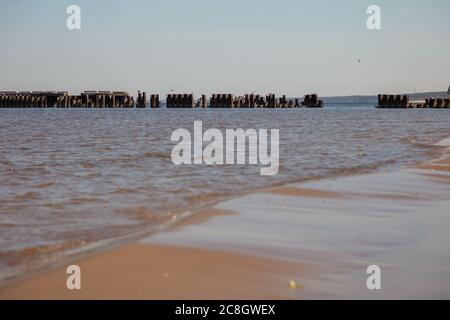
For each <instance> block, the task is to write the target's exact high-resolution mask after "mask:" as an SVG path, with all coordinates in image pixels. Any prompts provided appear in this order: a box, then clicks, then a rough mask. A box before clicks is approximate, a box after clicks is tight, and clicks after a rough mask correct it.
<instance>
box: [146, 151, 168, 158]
mask: <svg viewBox="0 0 450 320" xmlns="http://www.w3.org/2000/svg"><path fill="white" fill-rule="evenodd" d="M144 157H146V158H157V159H162V160H169V159H171V155H170V154H166V153H161V152H146V153H144Z"/></svg>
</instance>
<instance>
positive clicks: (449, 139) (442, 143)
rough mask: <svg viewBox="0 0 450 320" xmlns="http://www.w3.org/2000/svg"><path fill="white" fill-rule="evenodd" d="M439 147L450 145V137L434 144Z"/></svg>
mask: <svg viewBox="0 0 450 320" xmlns="http://www.w3.org/2000/svg"><path fill="white" fill-rule="evenodd" d="M434 146H437V147H450V138H445V139H442V140H440V141H438V142H436V143H435V144H434Z"/></svg>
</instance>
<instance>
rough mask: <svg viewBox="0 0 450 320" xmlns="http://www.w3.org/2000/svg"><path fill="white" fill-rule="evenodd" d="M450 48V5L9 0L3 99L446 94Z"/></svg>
mask: <svg viewBox="0 0 450 320" xmlns="http://www.w3.org/2000/svg"><path fill="white" fill-rule="evenodd" d="M70 4H77V5H79V6H80V7H81V10H82V29H81V30H80V31H69V30H68V29H66V19H67V14H66V8H67V6H68V5H70ZM371 4H377V5H379V6H380V7H381V10H382V30H380V31H369V30H367V28H366V18H367V15H366V9H367V7H368V6H369V5H371ZM449 39H450V1H448V0H428V1H426V0H372V1H366V0H341V1H336V0H315V1H301V0H220V1H219V0H149V1H144V0H128V1H111V0H97V1H93V0H89V1H88V0H71V1H65V0H59V1H56V0H53V1H52V0H41V1H34V0H2V1H1V2H0V90H49V89H55V90H69V91H70V92H79V91H81V90H84V89H90V90H101V89H113V90H118V89H121V90H122V89H123V90H127V91H130V92H132V93H134V92H135V91H137V90H138V89H141V90H144V91H147V92H149V93H150V92H157V93H160V94H166V93H168V92H169V91H170V90H171V89H174V90H175V91H177V92H194V93H195V94H196V95H199V94H201V93H206V94H208V95H209V94H211V93H213V92H232V93H236V94H242V93H245V92H251V91H256V92H259V93H267V92H274V93H277V94H283V93H285V94H287V95H289V96H300V95H302V94H305V93H308V92H318V93H319V94H320V95H322V96H325V95H347V94H376V93H378V92H394V93H395V92H411V91H412V90H413V88H414V87H416V89H417V91H432V90H433V91H434V90H446V89H447V87H448V85H449V84H450V58H449V57H450V40H449ZM358 58H360V59H361V63H359V64H358V63H357V60H358Z"/></svg>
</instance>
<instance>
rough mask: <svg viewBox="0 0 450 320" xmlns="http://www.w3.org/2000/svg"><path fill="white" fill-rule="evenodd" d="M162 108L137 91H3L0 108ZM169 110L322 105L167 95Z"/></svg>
mask: <svg viewBox="0 0 450 320" xmlns="http://www.w3.org/2000/svg"><path fill="white" fill-rule="evenodd" d="M147 106H149V107H150V108H154V109H157V108H160V106H161V102H160V99H159V94H151V95H150V96H149V104H148V103H147V94H146V92H141V91H138V93H137V97H136V99H135V98H134V97H133V96H131V95H130V94H129V93H128V92H125V91H93V90H90V91H89V90H87V91H83V92H81V93H80V94H77V95H71V94H69V93H68V92H67V91H19V92H16V91H0V108H142V109H144V108H147ZM166 107H167V108H169V109H172V108H189V109H192V108H212V109H217V108H221V109H231V108H322V107H323V101H322V100H320V99H319V97H318V95H317V94H308V95H305V96H304V97H303V101H300V99H299V98H295V99H288V98H286V95H283V96H281V97H279V98H277V97H276V96H275V94H267V95H259V94H254V93H251V94H245V95H242V96H235V95H233V94H231V93H226V94H223V93H220V94H213V95H212V96H211V97H210V98H209V100H208V99H207V97H206V95H204V94H203V95H202V96H201V97H200V99H198V100H196V99H195V97H194V94H192V93H190V94H186V93H183V94H173V93H171V94H168V95H167V97H166Z"/></svg>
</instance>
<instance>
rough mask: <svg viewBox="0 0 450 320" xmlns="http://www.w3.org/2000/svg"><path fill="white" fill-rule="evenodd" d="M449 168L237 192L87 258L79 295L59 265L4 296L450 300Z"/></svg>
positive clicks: (1, 293) (447, 164) (444, 164)
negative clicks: (371, 273)
mask: <svg viewBox="0 0 450 320" xmlns="http://www.w3.org/2000/svg"><path fill="white" fill-rule="evenodd" d="M449 172H450V160H448V159H447V160H442V159H440V160H436V161H434V162H431V163H427V164H423V165H419V166H417V167H414V168H408V169H404V170H398V171H395V172H387V173H374V174H365V175H358V176H347V177H339V178H336V179H324V180H317V181H310V182H305V183H301V184H293V185H290V186H285V187H280V188H276V189H272V190H268V191H264V192H259V193H255V194H251V195H246V196H243V197H240V198H234V199H231V200H227V201H224V202H221V203H219V204H216V205H214V206H213V207H212V208H210V209H209V211H208V210H203V211H202V212H200V213H199V214H198V215H196V216H192V217H189V218H187V219H186V220H181V221H176V222H175V224H174V225H173V226H172V227H171V228H169V229H168V230H167V231H166V232H162V233H159V234H155V235H153V236H150V237H147V238H144V239H142V240H140V241H138V243H136V244H133V245H128V246H124V247H122V248H119V249H117V250H113V251H111V252H109V253H106V254H100V255H98V256H94V257H91V258H88V259H85V260H82V261H80V262H79V263H78V264H79V265H80V267H81V269H82V290H80V291H69V290H67V289H66V288H65V280H66V277H67V275H66V274H65V270H64V268H60V269H57V270H55V271H52V272H50V273H48V274H45V275H42V276H37V277H34V278H32V279H30V280H25V281H23V282H21V283H18V284H16V285H12V286H9V287H4V288H2V289H0V299H16V298H19V299H31V298H34V299H53V298H57V299H118V298H125V299H217V298H233V299H241V298H245V299H277V298H280V299H301V298H344V299H347V298H356V299H365V298H367V299H380V298H402V299H408V298H450V270H449V268H448V265H449V263H450V235H449V233H448V228H449V226H450V215H449V214H448V208H449V207H450V179H448V177H449ZM372 264H376V265H379V266H380V268H381V269H382V290H380V291H376V290H375V291H370V290H368V289H367V288H366V279H367V276H368V275H367V274H366V268H367V267H368V266H369V265H372ZM291 280H293V281H294V282H295V284H296V288H292V287H291V288H290V287H289V282H290V281H291Z"/></svg>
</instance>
